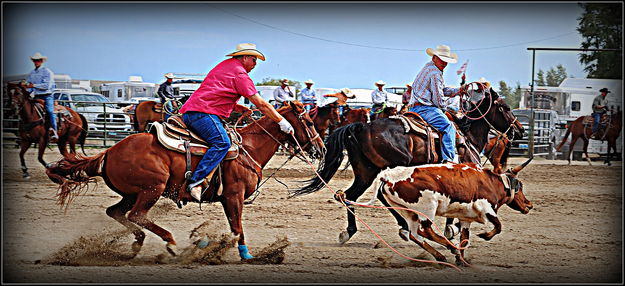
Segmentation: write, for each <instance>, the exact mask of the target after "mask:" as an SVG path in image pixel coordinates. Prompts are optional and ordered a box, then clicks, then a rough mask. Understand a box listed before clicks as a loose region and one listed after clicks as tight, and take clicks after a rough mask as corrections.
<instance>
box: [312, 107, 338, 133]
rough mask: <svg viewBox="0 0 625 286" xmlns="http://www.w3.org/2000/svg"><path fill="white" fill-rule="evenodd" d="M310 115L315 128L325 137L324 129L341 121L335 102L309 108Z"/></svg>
mask: <svg viewBox="0 0 625 286" xmlns="http://www.w3.org/2000/svg"><path fill="white" fill-rule="evenodd" d="M310 115H311V117H312V119H313V123H314V124H315V130H317V133H319V136H321V138H325V136H326V131H327V130H328V129H330V128H332V127H335V126H337V125H338V124H340V123H341V115H340V114H339V106H338V104H336V102H333V103H330V104H327V105H325V106H322V107H318V106H315V107H314V108H313V109H311V110H310Z"/></svg>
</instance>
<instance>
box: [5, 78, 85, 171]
mask: <svg viewBox="0 0 625 286" xmlns="http://www.w3.org/2000/svg"><path fill="white" fill-rule="evenodd" d="M7 92H8V95H9V98H10V100H9V101H10V102H11V109H12V111H13V112H14V113H15V114H17V117H18V118H19V121H18V132H17V136H18V137H19V139H20V142H19V144H20V162H21V164H22V177H23V178H24V179H29V178H30V174H28V168H27V167H26V162H25V161H24V154H25V153H26V151H27V150H28V149H29V148H30V146H31V145H32V144H33V143H38V144H39V154H38V156H37V160H39V163H41V165H43V166H47V165H48V163H46V161H45V160H43V154H44V152H45V151H46V146H48V142H49V137H48V129H49V128H50V122H49V119H48V118H49V117H48V115H47V114H45V108H44V103H43V101H42V100H38V99H32V98H31V97H30V93H29V92H28V91H27V90H26V89H25V88H24V87H23V86H21V85H20V84H18V83H7ZM37 106H38V107H37ZM54 109H55V112H57V120H58V124H57V126H58V130H57V133H58V135H59V139H58V140H57V142H56V144H57V146H58V147H59V151H60V152H61V155H63V157H66V156H68V154H69V153H68V152H67V144H68V143H69V149H70V152H71V153H72V154H75V153H76V143H79V144H80V147H81V149H82V152H83V154H84V153H85V140H86V138H87V130H89V128H88V127H87V119H86V118H85V117H84V116H83V115H82V114H79V113H77V112H76V111H74V110H72V109H71V108H69V107H65V106H62V105H55V106H54Z"/></svg>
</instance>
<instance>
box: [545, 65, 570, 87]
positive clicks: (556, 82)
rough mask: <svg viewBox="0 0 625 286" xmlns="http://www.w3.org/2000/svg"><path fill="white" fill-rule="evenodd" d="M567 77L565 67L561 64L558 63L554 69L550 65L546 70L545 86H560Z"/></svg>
mask: <svg viewBox="0 0 625 286" xmlns="http://www.w3.org/2000/svg"><path fill="white" fill-rule="evenodd" d="M567 77H568V75H567V74H566V68H564V66H563V65H561V64H559V65H557V66H556V68H555V69H554V68H553V67H552V68H550V69H549V71H547V86H560V83H562V81H564V80H565V79H566V78H567Z"/></svg>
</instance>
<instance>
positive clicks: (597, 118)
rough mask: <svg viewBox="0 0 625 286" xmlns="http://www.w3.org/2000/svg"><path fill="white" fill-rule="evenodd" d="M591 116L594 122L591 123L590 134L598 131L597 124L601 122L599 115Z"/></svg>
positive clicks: (595, 113)
mask: <svg viewBox="0 0 625 286" xmlns="http://www.w3.org/2000/svg"><path fill="white" fill-rule="evenodd" d="M592 116H593V117H594V118H595V122H593V123H592V133H595V132H597V129H599V122H600V121H601V113H599V112H593V113H592Z"/></svg>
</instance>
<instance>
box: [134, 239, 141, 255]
mask: <svg viewBox="0 0 625 286" xmlns="http://www.w3.org/2000/svg"><path fill="white" fill-rule="evenodd" d="M142 246H143V244H142V243H139V242H138V241H135V242H133V243H132V251H133V252H134V253H138V252H139V251H141V247H142Z"/></svg>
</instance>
